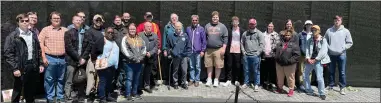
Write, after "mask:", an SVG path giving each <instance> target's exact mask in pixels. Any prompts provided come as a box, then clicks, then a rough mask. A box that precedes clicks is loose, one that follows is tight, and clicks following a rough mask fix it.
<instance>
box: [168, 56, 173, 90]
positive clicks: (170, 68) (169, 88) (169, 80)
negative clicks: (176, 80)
mask: <svg viewBox="0 0 381 103" xmlns="http://www.w3.org/2000/svg"><path fill="white" fill-rule="evenodd" d="M168 58H171V57H170V56H168ZM172 60H173V59H172ZM172 60H171V62H170V63H169V70H168V86H167V88H168V90H171V70H172V62H173V61H172Z"/></svg>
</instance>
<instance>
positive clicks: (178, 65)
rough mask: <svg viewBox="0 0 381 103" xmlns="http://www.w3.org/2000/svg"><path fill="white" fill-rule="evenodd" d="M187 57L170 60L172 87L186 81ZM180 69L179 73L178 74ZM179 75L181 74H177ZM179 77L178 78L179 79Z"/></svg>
mask: <svg viewBox="0 0 381 103" xmlns="http://www.w3.org/2000/svg"><path fill="white" fill-rule="evenodd" d="M188 59H189V58H188V57H178V58H173V59H172V76H173V82H172V83H173V85H179V84H185V83H186V81H187V71H188ZM179 69H180V71H181V72H178V71H179ZM179 73H181V74H179ZM179 75H180V78H179ZM179 79H180V80H179Z"/></svg>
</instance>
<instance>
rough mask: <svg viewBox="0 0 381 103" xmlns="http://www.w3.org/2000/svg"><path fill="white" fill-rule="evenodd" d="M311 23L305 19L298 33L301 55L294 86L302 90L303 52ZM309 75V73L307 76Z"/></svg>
mask: <svg viewBox="0 0 381 103" xmlns="http://www.w3.org/2000/svg"><path fill="white" fill-rule="evenodd" d="M312 25H313V23H312V21H311V20H306V22H304V27H303V31H302V32H300V33H299V36H298V37H299V42H300V43H299V47H300V52H301V56H300V58H299V64H298V70H297V72H296V76H295V77H296V83H295V84H296V86H297V87H298V90H300V91H304V84H303V83H304V82H303V81H304V79H303V73H304V69H305V67H304V63H305V59H306V58H305V54H306V45H307V40H309V39H310V38H311V37H312V32H311V27H312ZM310 77H311V75H309V78H310Z"/></svg>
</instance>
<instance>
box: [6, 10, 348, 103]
mask: <svg viewBox="0 0 381 103" xmlns="http://www.w3.org/2000/svg"><path fill="white" fill-rule="evenodd" d="M219 16H220V14H219V13H218V12H217V11H213V12H212V13H211V21H210V23H208V24H206V25H205V26H201V25H200V24H199V16H198V15H192V16H191V18H190V19H191V21H192V24H191V25H190V26H188V27H184V26H183V24H182V23H181V22H180V21H178V19H179V17H178V15H177V14H175V13H172V14H171V16H170V18H171V20H170V21H169V22H168V24H167V25H166V26H165V27H164V32H163V34H161V33H160V29H159V25H158V24H156V23H154V22H152V20H153V15H152V13H151V12H146V13H145V15H144V19H145V20H146V21H145V22H143V23H141V24H139V25H136V24H135V23H134V22H133V21H132V20H131V16H130V14H129V13H127V12H125V13H123V14H122V15H120V16H119V15H116V16H115V17H114V21H113V24H112V26H110V27H104V26H103V25H104V23H105V20H104V17H103V16H102V15H100V14H96V15H94V16H93V18H92V19H91V20H92V25H91V26H87V25H85V23H84V22H85V20H86V15H85V13H84V12H82V11H79V12H77V13H76V14H75V15H74V16H73V17H72V23H73V24H71V25H69V26H68V27H63V26H61V14H60V13H59V12H56V11H54V12H52V13H51V14H50V16H49V18H50V22H51V24H50V25H49V26H46V27H44V28H43V29H42V30H41V32H40V31H39V30H38V29H37V28H36V27H35V25H36V23H37V13H36V12H28V13H22V14H19V15H17V17H16V21H17V25H18V27H17V29H16V30H15V31H13V32H12V33H10V34H9V35H8V36H7V38H6V42H5V47H4V51H5V54H4V57H5V60H6V63H7V64H9V65H10V69H11V70H12V72H13V75H14V78H15V81H14V88H13V94H12V102H19V100H20V96H21V94H22V95H23V97H24V98H25V100H26V102H34V98H35V92H36V89H35V88H36V84H35V80H37V79H38V75H39V73H43V72H45V74H44V89H45V93H46V99H47V101H48V102H53V101H54V99H57V101H58V102H65V101H70V100H73V101H82V100H84V99H85V98H90V99H91V98H92V99H94V96H95V93H97V97H98V98H99V100H100V102H101V103H105V102H115V101H116V98H115V97H113V96H112V95H113V92H114V90H116V89H120V90H122V91H124V92H123V93H121V94H122V95H124V96H125V97H126V98H127V100H132V99H134V98H140V93H138V90H145V91H147V92H148V93H151V92H152V89H155V87H154V86H155V85H156V84H157V82H154V81H155V76H154V75H156V74H157V73H156V72H157V71H158V68H161V65H160V63H158V61H160V59H161V55H162V56H163V61H164V63H165V64H167V65H169V66H168V68H167V69H169V71H170V72H171V73H170V74H168V75H169V76H168V78H169V80H167V81H170V82H169V84H168V85H171V86H173V88H174V89H178V88H179V87H181V88H184V89H188V86H194V87H198V86H199V85H200V83H201V81H200V71H201V66H202V65H201V62H202V61H201V60H202V58H204V61H203V62H204V64H205V68H206V69H207V70H206V71H207V79H206V84H205V85H206V86H207V87H218V86H219V85H223V86H229V85H237V86H241V87H242V88H248V87H250V86H253V88H254V91H255V92H256V91H259V87H260V86H262V87H263V88H265V89H269V90H273V91H274V92H276V93H284V92H286V91H284V90H283V85H284V80H285V77H286V80H287V86H288V87H289V91H288V93H287V95H288V96H293V94H294V90H295V89H296V87H297V88H298V89H300V90H302V91H304V92H305V93H306V94H308V95H313V92H314V91H313V90H312V89H311V85H310V84H311V82H310V79H311V71H312V70H315V73H316V77H317V81H318V95H319V97H320V98H321V99H323V100H324V99H325V98H326V96H325V91H324V89H325V82H324V81H329V82H328V84H329V87H328V88H329V89H332V88H333V86H334V85H335V77H334V76H335V70H336V64H338V68H339V72H340V73H339V76H340V78H339V79H340V93H341V94H343V95H344V94H345V91H344V90H345V89H343V88H345V86H346V80H345V78H346V77H345V65H346V50H347V49H349V48H350V47H351V46H352V45H353V42H352V38H351V35H350V32H349V30H348V29H346V28H345V27H344V26H343V25H341V23H342V17H341V16H335V17H334V25H333V26H332V27H331V28H329V29H328V30H327V31H326V33H325V35H322V34H321V29H320V27H319V26H318V25H313V23H312V21H311V20H307V21H306V22H305V25H304V29H303V31H302V32H301V33H296V31H295V30H294V28H293V23H292V21H291V20H287V21H286V24H285V28H284V30H282V31H280V32H279V34H278V33H277V32H275V31H274V25H273V23H272V22H270V23H268V27H267V29H266V31H265V32H262V31H260V30H259V29H257V27H256V26H257V21H256V19H255V18H249V19H248V20H249V21H248V28H247V29H244V28H242V27H241V26H240V25H239V21H240V20H239V18H238V17H237V16H234V17H232V22H231V27H226V26H225V25H224V24H223V23H221V22H219ZM225 56H227V58H225ZM225 60H226V62H225ZM225 63H226V65H225ZM328 64H329V66H327V65H328ZM225 66H226V67H225ZM163 67H166V66H163ZM188 67H189V69H188ZM327 67H329V68H328V70H327V69H324V68H327ZM214 68H215V71H214V74H215V75H214V76H213V74H212V73H213V69H214ZM222 68H225V69H226V74H221V69H222ZM179 70H180V71H179ZM188 71H189V75H190V77H189V82H188V78H187V73H188ZM324 71H325V72H329V79H328V80H325V79H324V77H323V73H325V72H324ZM220 75H226V77H227V81H226V82H225V83H224V84H220V82H219V77H220ZM213 77H214V78H213ZM141 78H142V79H141ZM251 79H252V81H251ZM140 84H141V87H140ZM295 84H297V85H295Z"/></svg>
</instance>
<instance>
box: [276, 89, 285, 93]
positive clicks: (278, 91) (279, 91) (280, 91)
mask: <svg viewBox="0 0 381 103" xmlns="http://www.w3.org/2000/svg"><path fill="white" fill-rule="evenodd" d="M275 93H278V94H282V93H283V89H279V88H278V89H277V90H276V91H275Z"/></svg>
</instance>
